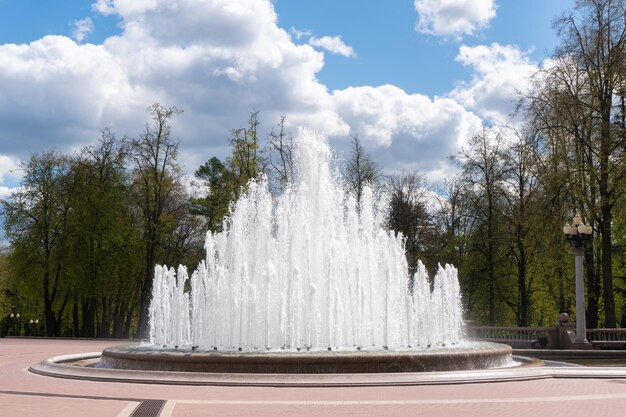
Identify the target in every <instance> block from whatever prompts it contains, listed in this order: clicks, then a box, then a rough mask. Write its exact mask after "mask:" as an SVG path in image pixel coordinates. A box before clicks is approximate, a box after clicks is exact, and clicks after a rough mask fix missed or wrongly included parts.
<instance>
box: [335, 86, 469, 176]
mask: <svg viewBox="0 0 626 417" xmlns="http://www.w3.org/2000/svg"><path fill="white" fill-rule="evenodd" d="M333 96H334V97H335V99H336V102H337V111H338V113H339V115H340V116H341V117H342V119H343V120H345V121H346V122H347V123H348V124H349V125H350V126H351V128H352V132H351V133H352V134H357V135H358V136H359V138H361V139H362V141H363V143H364V144H365V145H367V146H368V147H369V148H370V149H371V150H372V151H373V152H376V153H377V154H378V155H377V156H378V157H379V158H381V159H382V161H383V162H386V163H390V161H389V160H387V159H388V158H394V163H395V166H394V168H395V169H396V170H402V169H404V170H414V169H419V170H420V171H422V172H424V173H429V172H431V171H437V170H441V165H440V162H441V161H442V160H445V159H446V157H447V156H449V155H452V154H455V153H457V152H458V151H459V150H460V149H461V147H462V146H463V145H464V144H465V143H466V141H467V140H468V139H469V138H470V137H471V136H472V135H473V134H474V133H475V132H476V131H478V129H480V127H481V120H480V119H479V118H478V117H477V116H476V115H474V114H473V113H470V112H468V111H467V110H465V109H464V108H463V107H462V106H461V105H460V104H459V103H457V102H456V101H454V100H453V99H450V98H435V99H431V98H429V97H427V96H424V95H421V94H407V93H406V92H404V91H403V90H402V89H400V88H398V87H395V86H392V85H383V86H380V87H350V88H347V89H345V90H337V91H334V93H333ZM385 148H387V149H386V150H385Z"/></svg>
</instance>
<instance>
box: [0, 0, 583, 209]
mask: <svg viewBox="0 0 626 417" xmlns="http://www.w3.org/2000/svg"><path fill="white" fill-rule="evenodd" d="M573 3H574V0H523V1H521V0H500V1H497V0H447V1H446V2H445V4H446V7H442V1H441V0H414V1H413V0H406V1H404V0H403V1H401V0H394V1H384V0H371V1H367V2H363V1H355V0H342V1H336V0H334V1H332V0H315V1H313V0H298V1H293V0H292V1H288V0H276V1H274V2H271V1H269V0H216V1H211V2H208V1H205V0H177V1H172V0H97V1H96V0H64V1H52V0H19V1H18V0H0V89H1V90H0V91H2V95H1V96H0V198H2V197H3V196H6V195H7V194H8V193H10V190H11V189H12V188H13V187H15V186H16V185H17V184H18V183H19V173H18V172H16V171H15V167H16V166H17V164H18V161H19V160H23V159H25V158H27V157H28V155H29V154H30V153H31V152H38V151H43V150H47V149H56V150H60V151H71V150H75V149H79V148H80V147H81V146H84V145H85V144H90V143H94V142H95V141H96V140H97V138H98V136H99V133H98V132H99V131H100V129H102V128H103V127H110V128H112V129H113V130H114V131H115V132H116V133H117V135H118V136H124V135H128V136H133V135H136V134H138V133H139V131H140V130H141V128H142V126H143V124H144V122H145V121H146V119H147V117H148V115H147V113H146V111H145V108H146V106H148V105H150V104H151V103H152V102H154V101H159V102H161V103H162V104H164V105H168V106H169V105H176V106H178V107H179V108H182V109H184V110H185V113H184V114H183V115H181V116H180V117H179V118H178V119H177V120H175V121H174V134H175V135H176V136H178V137H179V138H180V140H181V145H180V146H181V155H180V159H181V163H182V165H183V167H184V169H185V170H186V171H187V172H193V171H194V170H195V169H196V167H197V166H198V165H199V164H201V163H202V162H204V161H205V160H207V159H208V158H210V157H211V156H213V155H217V156H218V157H224V156H226V154H227V152H228V150H227V137H228V134H229V132H230V129H232V128H235V127H239V126H242V125H243V124H245V122H246V120H247V117H248V115H249V113H250V112H251V111H253V110H259V111H260V112H261V121H262V123H263V124H262V128H263V129H265V131H266V132H268V131H269V130H270V128H271V126H272V125H273V124H274V123H275V122H276V121H277V120H278V116H279V115H280V114H282V113H285V114H286V115H287V120H288V123H289V127H290V129H292V131H294V132H295V130H296V128H297V126H310V127H313V128H314V129H316V130H319V131H321V132H323V133H325V134H327V135H328V137H329V140H330V141H331V144H332V145H333V146H335V147H336V148H338V149H345V148H346V146H347V145H348V144H349V138H350V135H353V134H358V135H359V137H360V138H361V139H362V142H363V144H364V145H365V147H366V149H367V150H368V152H369V153H370V154H371V155H372V156H373V157H374V159H375V160H377V161H378V162H379V163H380V164H381V165H382V166H383V168H384V169H385V171H386V172H398V171H402V170H417V171H419V172H421V173H423V174H425V175H426V176H427V178H428V179H430V180H432V181H440V180H442V179H443V178H445V177H446V176H447V175H450V174H451V173H453V172H454V167H452V166H450V165H449V162H448V160H447V156H449V155H451V154H454V153H456V152H458V151H459V150H460V149H461V147H462V146H463V144H464V143H465V142H466V141H467V139H468V138H469V137H471V135H472V134H473V132H475V131H476V130H477V129H478V128H479V127H480V126H481V124H483V123H490V124H496V125H497V124H502V125H504V124H508V123H512V121H511V120H509V119H508V114H509V113H510V111H511V110H512V108H513V106H514V102H515V100H516V97H517V96H516V94H517V92H518V91H523V90H524V88H525V87H526V86H527V77H528V76H529V75H530V74H532V73H533V72H534V71H537V70H539V69H540V68H541V67H542V65H543V63H544V60H545V59H546V58H548V56H549V54H550V52H551V51H552V50H553V49H554V47H555V46H556V44H557V42H558V39H557V37H556V35H555V33H554V31H553V29H552V26H551V21H552V19H553V18H554V17H555V16H557V15H558V14H560V13H562V12H563V11H567V10H569V9H570V8H571V7H572V6H573ZM50 35H52V36H50Z"/></svg>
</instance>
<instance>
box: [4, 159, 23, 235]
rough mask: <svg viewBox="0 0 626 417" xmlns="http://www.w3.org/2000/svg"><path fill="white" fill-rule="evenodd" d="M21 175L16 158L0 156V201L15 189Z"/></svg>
mask: <svg viewBox="0 0 626 417" xmlns="http://www.w3.org/2000/svg"><path fill="white" fill-rule="evenodd" d="M21 174H22V173H21V172H20V170H19V160H18V159H17V158H15V157H12V156H9V155H2V154H0V199H4V198H7V197H8V196H9V195H10V194H11V192H13V191H14V190H16V189H17V188H16V187H17V186H18V183H19V180H20V178H21ZM0 234H1V233H0Z"/></svg>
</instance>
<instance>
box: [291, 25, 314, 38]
mask: <svg viewBox="0 0 626 417" xmlns="http://www.w3.org/2000/svg"><path fill="white" fill-rule="evenodd" d="M289 32H291V34H292V35H293V36H294V37H295V38H296V39H297V40H300V39H302V38H305V37H306V38H308V37H311V36H312V35H313V32H311V31H310V30H308V29H296V28H294V27H293V26H292V27H291V29H289Z"/></svg>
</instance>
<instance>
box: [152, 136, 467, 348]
mask: <svg viewBox="0 0 626 417" xmlns="http://www.w3.org/2000/svg"><path fill="white" fill-rule="evenodd" d="M296 156H297V157H296V160H297V165H298V167H297V175H296V177H297V178H296V180H295V181H294V183H293V184H291V185H290V186H289V187H288V188H287V191H285V192H284V193H283V194H282V195H281V196H279V197H277V198H276V199H273V198H272V196H271V194H270V192H269V191H268V184H267V181H266V180H265V179H260V180H257V181H252V182H250V184H249V186H248V191H247V192H246V193H245V194H244V195H243V196H242V197H241V198H240V199H239V200H238V201H237V203H236V204H235V206H234V209H233V210H232V212H231V214H230V217H229V218H228V219H227V221H226V223H225V227H224V231H223V232H221V233H216V234H213V233H211V232H209V233H207V237H206V243H205V249H206V260H205V261H203V262H201V263H200V265H199V266H198V269H197V270H196V271H195V272H194V273H193V274H192V276H191V278H189V277H188V274H187V270H186V268H185V267H183V266H179V268H178V272H177V273H176V271H174V269H173V268H172V269H168V268H167V267H166V266H163V267H161V266H157V267H156V269H155V277H154V290H153V299H152V304H151V307H150V342H151V343H152V344H153V345H154V346H156V347H158V348H162V347H164V348H174V347H178V348H192V347H193V348H196V349H198V350H212V349H215V350H218V351H243V352H258V351H267V350H279V349H285V350H290V351H298V350H300V351H320V350H327V349H331V350H357V349H358V350H361V349H362V350H382V349H390V350H408V349H419V348H425V347H428V346H442V345H450V344H455V343H458V342H460V341H461V340H462V331H461V328H462V308H461V299H460V291H459V284H458V280H457V271H456V269H455V268H454V267H453V266H451V265H446V266H445V267H439V270H438V271H437V274H436V276H435V278H434V284H433V290H432V292H431V290H430V288H431V285H430V282H429V280H428V276H427V273H426V270H425V268H424V266H423V265H422V264H421V262H420V263H419V266H418V270H417V272H416V273H415V275H414V276H413V277H411V276H410V275H409V273H408V272H407V271H408V265H407V261H406V257H405V250H404V244H403V242H402V238H401V237H400V236H396V235H395V234H394V232H392V231H388V230H386V229H385V228H384V224H385V219H386V215H387V210H388V201H387V200H386V198H384V197H380V196H376V197H375V196H374V195H373V193H372V191H371V190H370V189H369V188H367V187H366V188H365V189H364V190H363V196H362V201H361V203H360V207H357V203H356V201H355V199H354V197H353V196H351V195H348V194H347V193H346V192H345V191H344V189H343V187H342V186H341V185H340V182H339V180H337V179H334V176H333V172H332V171H331V169H330V164H329V160H330V150H329V147H328V143H327V142H326V140H325V139H324V138H323V137H321V136H319V135H317V134H315V133H313V132H311V131H308V130H300V131H299V134H298V137H297V143H296ZM411 278H413V280H414V282H413V291H412V292H411V291H409V286H410V285H409V283H410V280H411ZM188 280H190V282H189V283H187V282H188ZM188 287H190V288H191V290H190V292H187V291H186V290H185V289H186V288H188Z"/></svg>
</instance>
